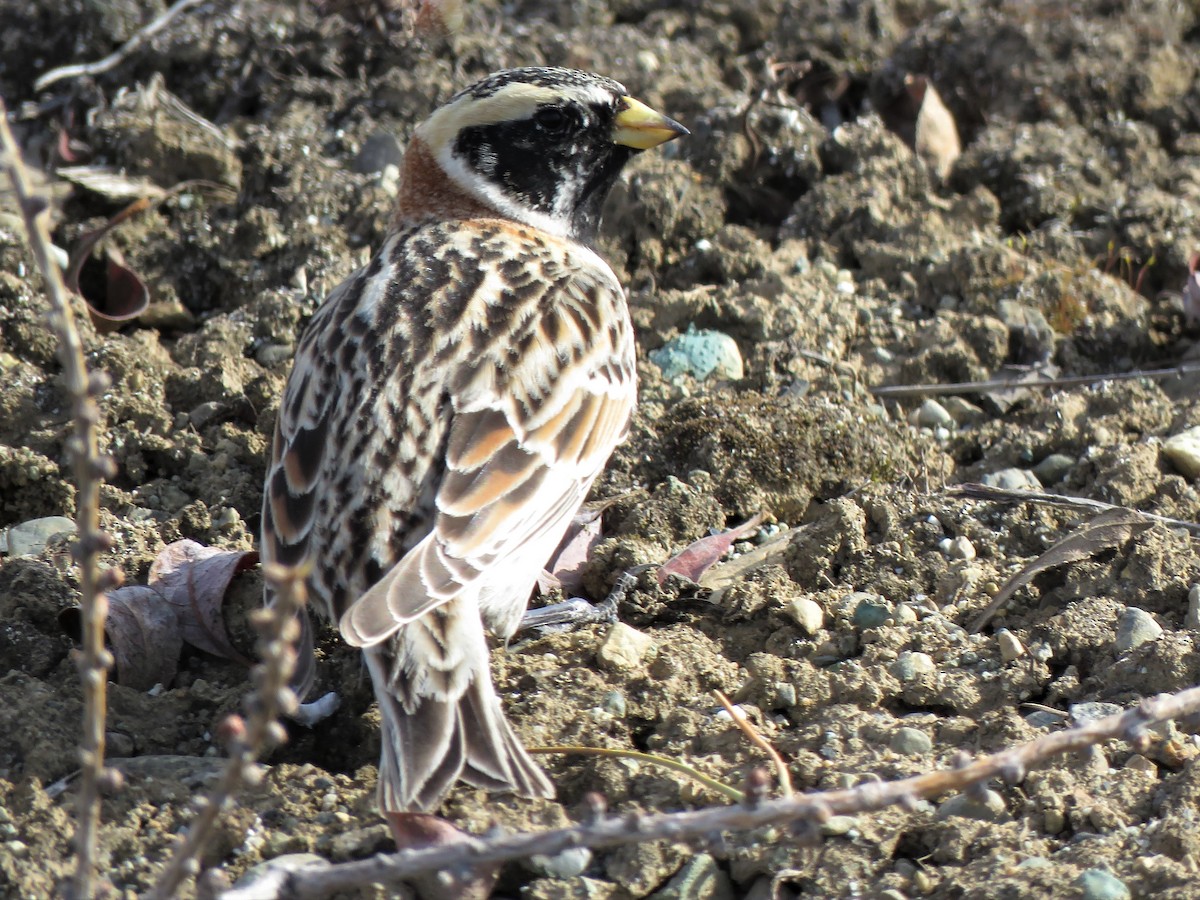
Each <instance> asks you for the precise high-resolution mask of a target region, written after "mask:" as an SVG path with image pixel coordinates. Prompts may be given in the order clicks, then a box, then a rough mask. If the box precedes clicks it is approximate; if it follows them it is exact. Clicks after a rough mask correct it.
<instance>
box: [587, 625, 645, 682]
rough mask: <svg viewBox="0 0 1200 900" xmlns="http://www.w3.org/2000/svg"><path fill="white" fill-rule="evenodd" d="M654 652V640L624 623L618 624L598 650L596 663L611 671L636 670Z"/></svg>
mask: <svg viewBox="0 0 1200 900" xmlns="http://www.w3.org/2000/svg"><path fill="white" fill-rule="evenodd" d="M654 650H655V643H654V638H652V637H650V635H648V634H643V633H642V632H640V631H638V630H637V629H636V628H633V627H631V626H629V625H626V624H625V623H624V622H618V623H617V624H616V625H614V626H613V627H612V628H611V629H610V630H609V632H608V634H607V635H606V636H605V638H604V641H603V643H601V644H600V646H599V647H598V648H596V661H597V662H599V663H600V665H601V666H602V667H603V668H605V669H609V670H610V671H619V670H622V669H636V668H637V667H638V666H640V665H641V664H642V663H643V662H644V661H645V660H646V659H647V658H648V657H650V656H651V655H652V654H653V653H654Z"/></svg>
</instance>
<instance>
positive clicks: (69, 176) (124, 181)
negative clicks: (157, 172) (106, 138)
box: [54, 166, 166, 202]
mask: <svg viewBox="0 0 1200 900" xmlns="http://www.w3.org/2000/svg"><path fill="white" fill-rule="evenodd" d="M54 174H56V175H57V176H58V177H59V178H65V179H66V180H67V181H69V182H71V184H75V185H78V186H79V187H81V188H84V189H85V190H89V191H93V192H94V193H97V194H100V195H101V196H102V197H104V198H106V199H108V200H112V201H115V202H119V201H128V200H137V199H140V198H142V197H161V196H163V195H164V194H166V191H164V190H163V189H162V188H161V187H159V186H158V185H157V184H155V183H154V182H153V181H151V180H150V179H149V178H146V177H144V176H141V175H126V174H125V173H124V172H122V171H121V170H120V169H115V168H113V167H112V166H61V167H59V168H58V169H56V170H55V172H54Z"/></svg>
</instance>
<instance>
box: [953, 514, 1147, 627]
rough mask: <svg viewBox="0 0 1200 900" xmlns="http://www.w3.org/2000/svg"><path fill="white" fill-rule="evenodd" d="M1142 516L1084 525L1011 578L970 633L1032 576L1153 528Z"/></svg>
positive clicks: (1104, 516)
mask: <svg viewBox="0 0 1200 900" xmlns="http://www.w3.org/2000/svg"><path fill="white" fill-rule="evenodd" d="M1153 524H1154V523H1153V522H1150V521H1147V519H1146V517H1145V516H1142V515H1141V514H1139V513H1137V512H1135V511H1133V510H1126V509H1114V510H1112V511H1110V512H1106V513H1101V514H1100V515H1098V516H1096V518H1094V519H1092V520H1091V521H1090V522H1088V523H1087V524H1086V525H1084V526H1082V527H1081V528H1079V529H1077V530H1076V531H1073V532H1072V533H1071V534H1069V535H1068V536H1067V537H1065V538H1063V539H1062V540H1061V541H1059V542H1058V543H1057V544H1055V545H1054V546H1053V547H1051V548H1050V549H1049V550H1047V551H1046V552H1045V553H1043V554H1042V555H1041V556H1039V557H1038V558H1037V559H1035V560H1034V561H1033V562H1031V563H1030V564H1029V565H1027V566H1026V567H1025V568H1023V569H1022V570H1021V571H1020V572H1018V573H1017V574H1016V575H1014V576H1013V577H1012V578H1010V579H1009V580H1008V581H1007V582H1006V583H1005V585H1004V587H1002V588H1001V589H1000V592H999V593H998V594H996V596H995V597H994V598H993V599H992V602H991V603H989V604H988V605H987V608H986V609H984V611H983V612H982V613H980V614H979V617H978V618H976V619H975V621H974V622H972V623H971V631H972V632H976V631H979V629H981V628H983V626H984V625H986V624H987V623H988V622H989V621H990V620H991V618H992V616H994V615H995V614H996V611H997V610H999V609H1001V608H1002V607H1003V606H1004V604H1005V603H1007V602H1008V601H1009V598H1011V597H1012V595H1013V594H1015V593H1016V592H1017V591H1018V590H1020V589H1021V588H1022V587H1023V586H1025V585H1026V584H1028V583H1029V582H1030V581H1032V580H1033V579H1034V577H1035V576H1037V575H1040V574H1041V573H1042V572H1045V571H1046V570H1047V569H1053V568H1054V567H1055V566H1063V565H1066V564H1067V563H1073V562H1079V561H1080V560H1083V559H1088V558H1089V557H1091V556H1095V555H1096V554H1097V553H1100V552H1102V551H1104V550H1110V549H1112V548H1113V547H1118V546H1120V545H1121V544H1123V543H1125V542H1126V541H1127V540H1129V539H1130V538H1132V537H1135V536H1137V535H1139V534H1141V533H1142V532H1143V531H1145V530H1146V529H1147V528H1149V527H1150V526H1151V525H1153Z"/></svg>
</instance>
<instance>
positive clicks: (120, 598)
mask: <svg viewBox="0 0 1200 900" xmlns="http://www.w3.org/2000/svg"><path fill="white" fill-rule="evenodd" d="M58 621H59V624H60V625H61V626H62V628H63V630H64V631H66V632H67V633H68V634H70V635H71V636H72V637H74V638H75V639H76V640H78V638H79V635H80V617H79V609H78V608H77V607H76V608H73V609H68V610H64V611H63V613H62V614H61V615H60V616H59V619H58ZM104 633H105V636H106V637H107V639H108V646H109V647H110V648H111V649H112V654H113V659H114V660H116V676H117V684H120V685H124V686H125V687H130V688H134V689H135V690H140V691H144V690H147V689H149V688H152V687H154V685H156V684H161V685H164V686H166V685H169V684H170V683H171V682H172V681H173V680H174V678H175V673H176V672H177V671H178V668H179V654H180V652H181V651H182V650H183V639H182V638H181V637H180V634H179V621H178V619H177V618H176V616H175V610H173V609H172V608H171V605H170V604H169V603H167V602H166V600H165V599H164V597H163V595H162V594H160V593H159V592H158V591H156V590H155V589H154V588H152V587H146V586H145V585H130V586H129V587H123V588H119V589H117V590H115V591H110V592H109V594H108V618H107V619H106V620H105V622H104Z"/></svg>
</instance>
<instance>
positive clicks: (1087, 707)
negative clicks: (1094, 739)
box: [1067, 700, 1125, 725]
mask: <svg viewBox="0 0 1200 900" xmlns="http://www.w3.org/2000/svg"><path fill="white" fill-rule="evenodd" d="M1067 711H1068V712H1069V713H1070V714H1071V724H1072V725H1088V724H1091V723H1092V722H1095V721H1096V720H1097V719H1103V718H1105V717H1107V716H1115V715H1117V714H1118V713H1122V712H1124V711H1125V710H1124V709H1123V708H1122V707H1120V706H1118V705H1117V704H1115V703H1105V702H1103V701H1101V700H1089V701H1087V702H1086V703H1074V704H1072V705H1071V707H1070V708H1069V709H1068V710H1067Z"/></svg>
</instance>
